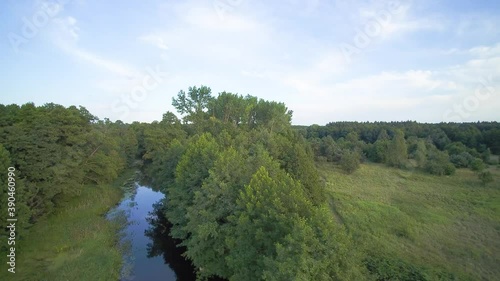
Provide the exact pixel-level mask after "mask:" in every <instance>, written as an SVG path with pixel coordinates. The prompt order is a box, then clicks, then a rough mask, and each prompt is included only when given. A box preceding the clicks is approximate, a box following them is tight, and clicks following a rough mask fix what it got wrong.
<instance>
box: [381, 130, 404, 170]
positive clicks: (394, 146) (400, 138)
mask: <svg viewBox="0 0 500 281" xmlns="http://www.w3.org/2000/svg"><path fill="white" fill-rule="evenodd" d="M407 159H408V150H407V147H406V142H405V136H404V133H403V131H401V130H396V131H395V134H394V137H393V138H392V141H391V142H390V143H389V146H388V149H387V154H386V163H387V164H388V165H389V166H392V167H399V168H403V167H405V165H406V162H407Z"/></svg>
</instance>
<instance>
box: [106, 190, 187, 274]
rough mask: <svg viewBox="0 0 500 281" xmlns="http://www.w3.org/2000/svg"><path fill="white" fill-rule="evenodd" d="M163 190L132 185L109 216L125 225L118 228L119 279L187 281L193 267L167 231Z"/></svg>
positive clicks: (168, 228) (167, 224)
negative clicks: (121, 250)
mask: <svg viewBox="0 0 500 281" xmlns="http://www.w3.org/2000/svg"><path fill="white" fill-rule="evenodd" d="M163 198H164V194H163V193H161V192H157V191H154V190H152V189H151V188H149V187H147V186H141V185H136V186H135V188H133V189H132V191H131V192H129V193H128V194H126V195H125V198H124V199H123V200H122V202H121V203H120V205H118V206H117V207H116V208H115V209H113V210H112V211H111V212H110V213H109V216H108V217H109V218H110V219H114V220H120V221H121V222H122V223H125V222H126V225H125V226H124V228H123V229H122V233H121V234H122V238H121V247H122V248H123V251H124V253H125V254H124V257H123V258H124V266H123V269H122V277H121V280H122V281H128V280H134V281H155V280H162V281H175V280H179V281H188V280H189V281H191V280H195V278H196V275H195V274H194V273H193V270H194V269H193V267H192V265H191V263H190V262H188V261H186V260H185V259H184V258H183V257H182V256H181V254H182V253H183V251H184V249H182V248H179V247H176V244H178V242H179V241H175V240H173V239H172V238H170V236H169V235H168V232H169V230H170V227H169V223H168V221H167V220H166V219H165V217H164V216H163V211H162V208H163V203H162V201H163V200H162V199H163Z"/></svg>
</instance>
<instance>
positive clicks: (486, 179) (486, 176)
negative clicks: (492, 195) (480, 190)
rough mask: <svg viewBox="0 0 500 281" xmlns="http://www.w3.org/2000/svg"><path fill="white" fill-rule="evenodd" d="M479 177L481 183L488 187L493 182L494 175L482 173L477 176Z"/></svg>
mask: <svg viewBox="0 0 500 281" xmlns="http://www.w3.org/2000/svg"><path fill="white" fill-rule="evenodd" d="M477 177H478V178H479V180H480V181H481V184H483V185H487V184H488V183H490V182H492V181H493V175H492V174H491V172H490V171H482V172H480V173H479V174H477Z"/></svg>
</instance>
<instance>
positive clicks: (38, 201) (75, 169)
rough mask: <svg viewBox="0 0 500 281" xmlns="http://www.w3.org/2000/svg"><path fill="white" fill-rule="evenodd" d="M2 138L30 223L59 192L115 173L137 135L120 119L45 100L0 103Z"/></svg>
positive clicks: (48, 207)
mask: <svg viewBox="0 0 500 281" xmlns="http://www.w3.org/2000/svg"><path fill="white" fill-rule="evenodd" d="M0 111H1V112H2V113H5V115H3V114H2V121H1V122H0V123H1V127H0V143H2V144H3V146H4V147H5V149H6V150H7V151H8V152H9V154H10V160H11V164H12V165H13V166H14V167H15V168H16V171H17V172H18V174H17V175H18V179H17V180H18V182H19V190H20V191H22V190H23V192H21V196H20V197H19V198H18V200H19V204H25V205H26V206H27V207H28V208H29V216H30V219H28V220H27V221H29V222H31V223H33V222H35V221H37V220H38V219H40V218H41V217H43V216H45V215H47V214H49V213H50V212H51V211H52V209H53V208H54V206H55V205H57V204H58V199H57V198H58V197H60V196H62V195H64V194H69V195H73V196H75V195H78V194H79V193H80V192H81V191H82V188H83V184H86V183H106V182H110V181H112V180H113V179H114V178H116V176H117V174H118V173H119V172H120V171H121V170H123V168H124V167H125V166H126V165H127V163H128V164H131V163H132V159H131V158H133V157H134V156H135V155H133V156H132V157H129V156H128V155H127V154H135V153H134V152H135V149H136V138H135V136H134V135H133V134H132V133H130V132H129V131H128V127H127V126H126V125H125V124H123V123H122V122H116V123H112V122H110V121H109V120H105V121H99V120H98V119H97V118H96V117H95V116H93V115H91V114H90V113H89V112H88V111H87V110H86V109H85V108H83V107H80V108H76V107H75V106H70V107H68V108H65V107H64V106H61V105H57V104H53V103H49V104H45V105H43V106H38V107H37V106H35V105H34V104H32V103H27V104H24V105H22V106H21V107H18V106H14V105H11V106H3V105H1V106H0Z"/></svg>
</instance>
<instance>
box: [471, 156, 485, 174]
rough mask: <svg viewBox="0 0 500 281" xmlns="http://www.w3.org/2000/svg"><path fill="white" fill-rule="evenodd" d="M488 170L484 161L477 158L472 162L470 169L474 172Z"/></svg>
mask: <svg viewBox="0 0 500 281" xmlns="http://www.w3.org/2000/svg"><path fill="white" fill-rule="evenodd" d="M484 168H486V165H485V164H484V162H483V160H481V159H479V158H476V159H474V160H472V161H471V163H470V169H471V170H473V171H482V170H484Z"/></svg>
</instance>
